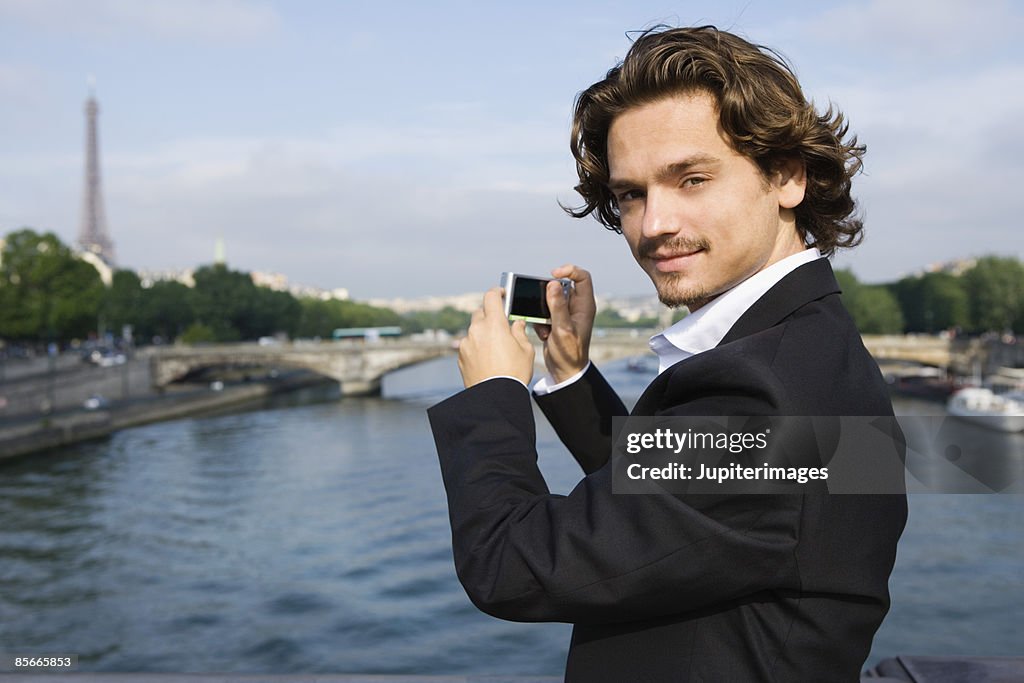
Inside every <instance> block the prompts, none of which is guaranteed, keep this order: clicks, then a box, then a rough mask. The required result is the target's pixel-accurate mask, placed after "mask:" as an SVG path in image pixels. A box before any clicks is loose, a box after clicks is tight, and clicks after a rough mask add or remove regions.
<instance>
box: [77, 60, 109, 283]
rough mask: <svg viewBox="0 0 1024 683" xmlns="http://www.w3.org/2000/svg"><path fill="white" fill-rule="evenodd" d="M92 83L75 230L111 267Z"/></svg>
mask: <svg viewBox="0 0 1024 683" xmlns="http://www.w3.org/2000/svg"><path fill="white" fill-rule="evenodd" d="M94 88H95V82H94V81H93V79H92V77H90V78H89V98H88V99H87V100H86V101H85V118H86V129H85V197H84V202H83V203H82V225H81V229H80V231H79V233H78V247H79V248H80V249H81V250H82V251H83V252H89V253H91V254H95V255H96V256H97V257H99V259H100V260H102V261H103V262H104V263H105V264H106V265H107V266H109V267H110V268H113V267H114V264H115V259H114V243H113V242H111V241H110V235H109V234H108V233H107V219H106V215H105V214H104V211H103V191H102V190H101V188H100V152H99V133H98V132H97V125H96V119H97V117H98V116H99V112H100V107H99V104H97V102H96V97H95V95H94V92H93V90H94Z"/></svg>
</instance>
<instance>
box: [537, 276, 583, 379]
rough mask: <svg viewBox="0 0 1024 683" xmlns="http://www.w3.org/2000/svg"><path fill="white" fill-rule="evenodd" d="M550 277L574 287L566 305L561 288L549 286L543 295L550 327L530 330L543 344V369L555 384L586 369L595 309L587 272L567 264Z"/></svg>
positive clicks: (554, 283) (538, 326) (552, 284)
mask: <svg viewBox="0 0 1024 683" xmlns="http://www.w3.org/2000/svg"><path fill="white" fill-rule="evenodd" d="M551 275H552V276H553V277H556V278H560V277H567V278H569V279H571V280H572V281H573V282H574V283H575V285H576V289H575V290H574V291H573V293H572V295H571V296H570V297H569V301H568V302H566V300H565V295H564V294H562V286H561V285H560V284H559V283H557V282H549V283H548V288H547V292H546V294H547V300H548V308H549V309H550V310H551V324H550V325H534V326H533V328H534V330H536V331H537V336H538V337H540V338H541V339H542V340H543V341H544V365H546V366H547V369H548V372H549V373H551V377H552V379H554V380H555V383H556V384H557V383H559V382H564V381H565V380H567V379H569V378H570V377H572V376H573V375H575V374H576V373H578V372H579V371H580V370H582V369H583V368H585V367H587V363H588V362H589V361H590V335H591V333H592V332H593V331H594V315H595V314H596V313H597V305H596V304H595V303H594V284H593V282H591V280H590V273H588V272H587V271H585V270H583V269H582V268H578V267H576V266H574V265H572V264H567V265H564V266H561V267H559V268H555V269H554V270H552V271H551Z"/></svg>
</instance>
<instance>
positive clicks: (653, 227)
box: [640, 189, 679, 238]
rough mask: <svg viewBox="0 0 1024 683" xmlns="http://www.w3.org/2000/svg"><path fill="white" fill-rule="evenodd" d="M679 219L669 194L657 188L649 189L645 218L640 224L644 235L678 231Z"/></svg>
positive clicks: (656, 235)
mask: <svg viewBox="0 0 1024 683" xmlns="http://www.w3.org/2000/svg"><path fill="white" fill-rule="evenodd" d="M678 220H679V216H678V212H677V211H676V210H675V206H674V203H673V201H672V198H671V197H670V196H669V194H668V193H666V192H664V191H662V190H657V189H652V190H648V192H647V201H646V202H645V204H644V219H643V223H642V224H641V226H640V227H641V231H642V232H643V235H644V237H647V238H653V237H658V236H660V235H667V234H673V233H676V232H678V231H679V225H678V224H677V223H678Z"/></svg>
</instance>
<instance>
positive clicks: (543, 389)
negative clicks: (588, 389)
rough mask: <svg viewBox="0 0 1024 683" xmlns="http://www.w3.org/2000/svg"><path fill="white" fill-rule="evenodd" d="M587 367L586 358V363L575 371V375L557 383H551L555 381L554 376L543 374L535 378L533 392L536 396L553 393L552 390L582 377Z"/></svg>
mask: <svg viewBox="0 0 1024 683" xmlns="http://www.w3.org/2000/svg"><path fill="white" fill-rule="evenodd" d="M589 369H590V361H589V360H588V361H587V364H586V365H585V366H583V369H582V370H580V371H579V372H577V373H576V374H575V375H573V376H572V377H570V378H569V379H567V380H564V381H562V382H559V383H558V384H552V382H554V381H555V378H554V377H552V376H551V375H544V376H543V377H541V378H540V379H539V380H537V383H536V384H534V385H533V393H535V394H537V395H538V396H545V395H547V394H551V393H554V392H556V391H558V390H559V389H564V388H565V387H567V386H569V385H570V384H572V383H574V382H576V381H578V380H579V378H580V377H582V376H583V375H584V374H586V372H587V370H589Z"/></svg>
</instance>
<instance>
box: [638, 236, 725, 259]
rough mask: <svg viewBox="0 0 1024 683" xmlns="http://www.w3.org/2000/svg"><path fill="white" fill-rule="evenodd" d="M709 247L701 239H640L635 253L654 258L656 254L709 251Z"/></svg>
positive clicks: (706, 242)
mask: <svg viewBox="0 0 1024 683" xmlns="http://www.w3.org/2000/svg"><path fill="white" fill-rule="evenodd" d="M710 247H711V243H710V242H708V241H707V240H706V239H704V238H703V237H696V238H690V237H678V236H674V237H665V238H658V237H655V238H650V237H641V238H640V243H639V244H638V245H637V253H638V254H640V255H641V256H643V257H644V258H654V256H655V254H657V253H658V252H662V253H664V252H669V253H672V254H689V253H691V252H694V251H700V250H702V249H709V248H710Z"/></svg>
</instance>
